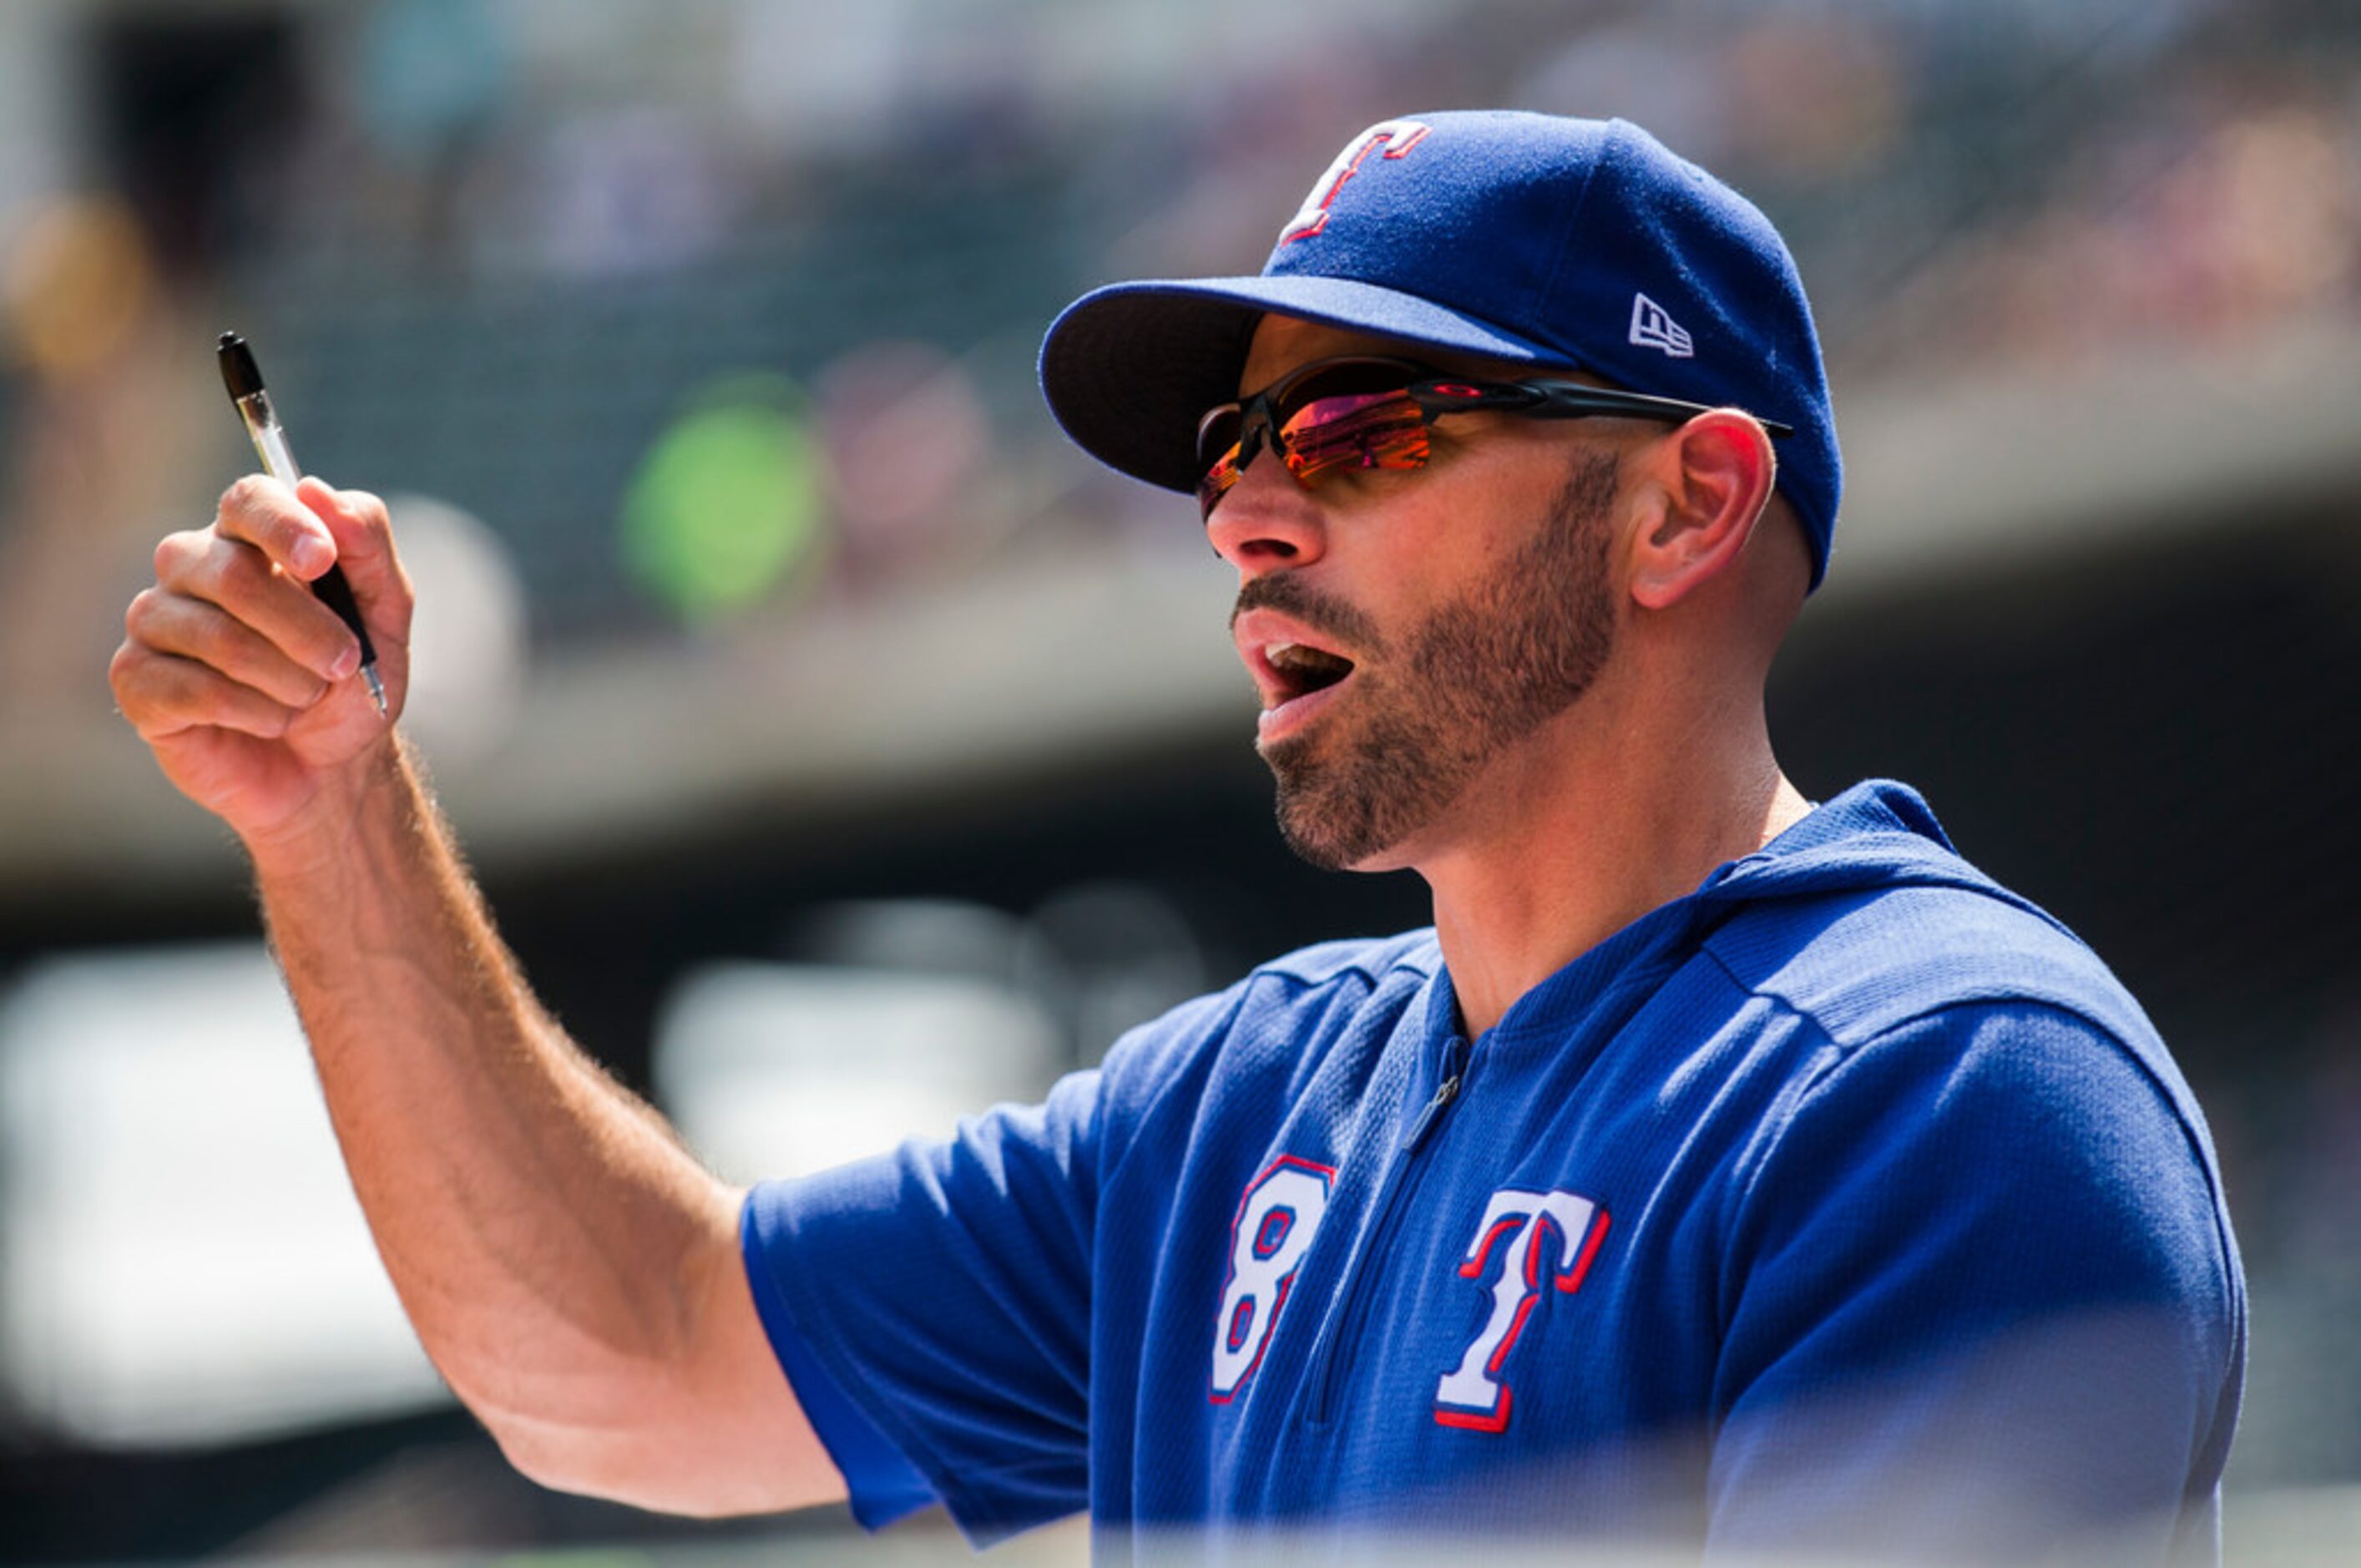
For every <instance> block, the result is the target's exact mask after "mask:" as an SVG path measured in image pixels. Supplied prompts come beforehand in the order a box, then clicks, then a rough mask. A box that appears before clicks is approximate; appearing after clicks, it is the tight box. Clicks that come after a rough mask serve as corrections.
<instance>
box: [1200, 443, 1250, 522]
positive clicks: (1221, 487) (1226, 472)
mask: <svg viewBox="0 0 2361 1568" xmlns="http://www.w3.org/2000/svg"><path fill="white" fill-rule="evenodd" d="M1241 472H1242V470H1241V467H1240V466H1239V463H1238V444H1237V443H1236V442H1235V441H1233V442H1231V443H1230V449H1229V450H1228V451H1227V452H1224V453H1223V454H1222V455H1220V456H1219V457H1216V458H1214V459H1213V466H1212V467H1210V468H1208V469H1206V470H1205V477H1203V478H1202V479H1200V480H1198V481H1197V515H1198V516H1200V517H1207V516H1211V515H1212V513H1213V503H1214V502H1215V501H1218V500H1220V499H1222V498H1223V497H1224V496H1225V495H1227V494H1229V493H1230V487H1231V486H1233V485H1235V484H1236V483H1237V482H1238V479H1239V477H1240V476H1241Z"/></svg>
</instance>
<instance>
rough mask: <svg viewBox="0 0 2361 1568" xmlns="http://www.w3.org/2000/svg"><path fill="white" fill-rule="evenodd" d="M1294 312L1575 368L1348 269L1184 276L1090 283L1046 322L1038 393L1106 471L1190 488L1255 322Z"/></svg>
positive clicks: (1429, 344)
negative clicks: (1207, 420) (1205, 420)
mask: <svg viewBox="0 0 2361 1568" xmlns="http://www.w3.org/2000/svg"><path fill="white" fill-rule="evenodd" d="M1271 311H1276V312H1278V313H1280V314H1282V315H1290V316H1299V317H1301V318H1302V319H1304V320H1306V321H1312V322H1318V323H1322V324H1323V325H1327V326H1334V327H1342V328H1345V329H1346V330H1348V331H1353V332H1363V333H1368V334H1374V335H1376V336H1380V337H1388V338H1394V339H1397V340H1399V341H1400V342H1402V343H1404V344H1406V345H1415V346H1420V347H1425V348H1434V349H1442V350H1446V351H1452V352H1456V353H1462V354H1474V355H1481V356H1486V357H1488V358H1493V359H1505V360H1509V361H1510V362H1513V363H1518V364H1546V365H1563V366H1573V365H1574V364H1575V361H1574V360H1572V359H1570V358H1568V357H1567V356H1566V355H1565V353H1564V352H1563V351H1561V350H1557V349H1553V348H1550V347H1548V346H1546V345H1542V344H1538V343H1535V342H1533V341H1532V339H1530V338H1524V337H1520V336H1518V335H1517V334H1514V333H1510V332H1504V331H1502V330H1501V329H1500V328H1499V327H1496V326H1494V325H1492V324H1491V323H1488V322H1485V321H1481V320H1478V319H1477V317H1474V316H1470V315H1466V314H1463V313H1460V312H1457V311H1454V310H1451V309H1448V308H1446V307H1444V306H1442V305H1438V304H1435V303H1434V302H1432V301H1429V300H1422V299H1420V298H1418V297H1417V296H1416V295H1414V294H1404V293H1400V292H1398V291H1394V290H1392V289H1385V288H1380V287H1378V285H1376V284H1373V283H1359V282H1355V281H1353V280H1349V279H1343V278H1312V277H1279V278H1261V277H1257V278H1191V279H1173V280H1152V281H1148V282H1138V283H1115V284H1110V285H1109V286H1107V287H1106V288H1104V289H1095V290H1093V291H1091V292H1090V293H1087V294H1085V295H1083V296H1082V298H1081V299H1079V300H1077V301H1075V302H1073V303H1072V304H1071V305H1069V306H1067V307H1066V310H1065V312H1064V313H1062V314H1061V315H1060V316H1059V317H1058V319H1057V320H1056V321H1055V322H1053V323H1050V326H1049V335H1048V336H1047V337H1045V338H1044V339H1043V340H1042V343H1041V390H1042V393H1043V394H1044V395H1045V396H1046V397H1047V398H1048V399H1049V411H1050V412H1051V413H1053V414H1055V415H1056V416H1057V420H1058V422H1059V423H1060V425H1062V426H1064V427H1065V431H1066V433H1067V434H1068V435H1070V436H1071V437H1072V438H1073V440H1074V443H1075V444H1077V445H1079V446H1080V447H1082V450H1083V451H1085V452H1087V453H1089V454H1090V455H1092V456H1093V457H1095V458H1097V459H1098V460H1099V461H1100V462H1102V463H1104V464H1105V465H1107V466H1109V467H1111V468H1115V469H1117V470H1119V471H1120V472H1123V473H1126V474H1129V475H1131V476H1132V477H1134V478H1138V479H1145V480H1147V481H1148V483H1149V484H1151V485H1161V486H1163V487H1164V488H1166V489H1168V490H1180V491H1182V492H1184V493H1185V492H1187V491H1190V490H1192V489H1194V488H1196V485H1197V480H1198V478H1199V477H1200V475H1199V473H1198V471H1197V453H1196V444H1197V422H1198V420H1200V419H1201V418H1202V417H1203V415H1204V412H1205V411H1206V410H1207V409H1209V408H1212V407H1213V405H1214V404H1216V403H1222V402H1227V401H1229V400H1231V399H1233V398H1235V397H1236V396H1237V395H1238V374H1239V372H1240V371H1241V370H1243V369H1244V368H1245V367H1246V347H1247V345H1248V344H1249V342H1250V341H1251V340H1252V338H1253V336H1254V328H1255V323H1256V322H1257V320H1258V319H1260V318H1261V316H1262V315H1263V314H1264V313H1267V312H1271Z"/></svg>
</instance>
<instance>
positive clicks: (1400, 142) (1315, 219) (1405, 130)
mask: <svg viewBox="0 0 2361 1568" xmlns="http://www.w3.org/2000/svg"><path fill="white" fill-rule="evenodd" d="M1424 135H1426V124H1425V122H1424V121H1422V120H1379V121H1378V123H1377V124H1376V125H1374V126H1370V127H1369V128H1368V129H1367V130H1365V131H1363V132H1362V133H1361V134H1360V135H1359V136H1356V137H1354V138H1353V139H1352V140H1351V141H1349V142H1347V143H1346V144H1345V150H1344V151H1342V152H1340V153H1338V154H1337V155H1336V161H1335V162H1334V163H1332V164H1330V165H1329V166H1328V171H1327V172H1326V173H1325V174H1323V175H1322V176H1321V177H1320V179H1319V182H1318V183H1316V184H1314V185H1313V186H1312V194H1310V195H1309V196H1306V197H1304V198H1303V205H1302V206H1301V207H1300V208H1298V209H1297V210H1296V214H1295V215H1294V216H1293V217H1291V218H1290V219H1288V220H1287V226H1286V227H1285V228H1283V229H1281V230H1279V244H1281V245H1285V244H1287V243H1289V242H1290V241H1291V240H1299V239H1310V238H1311V237H1312V236H1313V235H1315V234H1318V233H1319V232H1320V231H1321V230H1322V229H1323V228H1326V227H1327V226H1328V206H1329V203H1332V202H1334V201H1335V199H1336V192H1339V191H1342V190H1343V189H1344V188H1345V181H1347V180H1350V179H1351V178H1352V177H1353V176H1354V175H1356V174H1357V173H1359V172H1360V171H1361V159H1365V158H1367V157H1368V156H1369V153H1370V151H1371V149H1372V148H1376V147H1378V145H1380V144H1383V146H1384V147H1385V149H1386V156H1387V157H1388V158H1400V157H1401V156H1402V155H1403V154H1404V153H1406V152H1408V151H1409V150H1410V149H1411V148H1414V147H1416V146H1417V145H1418V143H1419V138H1420V137H1423V136H1424Z"/></svg>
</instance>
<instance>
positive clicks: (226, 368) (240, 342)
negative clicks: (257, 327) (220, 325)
mask: <svg viewBox="0 0 2361 1568" xmlns="http://www.w3.org/2000/svg"><path fill="white" fill-rule="evenodd" d="M219 351H220V356H221V373H222V385H223V386H225V387H227V388H228V389H229V395H230V396H231V397H232V398H234V399H235V398H250V397H252V396H254V394H255V393H257V392H258V391H260V390H262V371H261V368H260V367H258V366H257V365H256V364H255V363H254V350H252V349H251V348H248V347H247V345H246V339H244V338H242V337H240V336H238V335H237V334H236V333H234V332H225V333H224V334H221V343H220V345H219Z"/></svg>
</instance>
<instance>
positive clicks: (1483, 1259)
mask: <svg viewBox="0 0 2361 1568" xmlns="http://www.w3.org/2000/svg"><path fill="white" fill-rule="evenodd" d="M1544 1234H1548V1235H1550V1236H1553V1237H1554V1239H1555V1241H1556V1244H1557V1245H1555V1246H1554V1247H1552V1246H1550V1245H1548V1244H1547V1243H1546V1242H1545V1241H1544V1239H1543V1237H1544ZM1503 1237H1506V1238H1507V1240H1506V1242H1505V1243H1503V1241H1502V1238H1503ZM1606 1239H1607V1211H1606V1210H1604V1209H1602V1208H1600V1207H1599V1206H1598V1204H1596V1203H1594V1202H1592V1201H1590V1200H1589V1199H1587V1198H1582V1197H1577V1196H1576V1195H1575V1194H1574V1193H1571V1192H1524V1191H1520V1190H1517V1189H1515V1188H1506V1189H1503V1190H1500V1191H1499V1192H1495V1193H1493V1194H1492V1201H1490V1202H1489V1203H1487V1204H1486V1205H1485V1206H1484V1217H1483V1219H1482V1220H1481V1221H1479V1222H1478V1223H1477V1226H1476V1238H1475V1240H1473V1241H1471V1242H1470V1243H1468V1244H1467V1255H1466V1257H1464V1258H1463V1259H1461V1260H1460V1264H1459V1274H1460V1277H1462V1278H1465V1279H1481V1278H1483V1277H1485V1275H1486V1273H1487V1272H1488V1269H1489V1267H1490V1266H1491V1260H1492V1256H1493V1254H1494V1253H1495V1252H1496V1251H1497V1252H1498V1253H1499V1260H1500V1261H1499V1277H1498V1280H1497V1282H1496V1283H1495V1284H1494V1285H1493V1287H1492V1312H1491V1315H1490V1316H1489V1317H1488V1318H1487V1319H1486V1320H1485V1321H1484V1327H1483V1330H1482V1332H1479V1333H1477V1336H1476V1339H1475V1341H1474V1343H1471V1344H1469V1345H1468V1347H1467V1351H1466V1354H1465V1355H1462V1356H1461V1357H1460V1358H1459V1365H1457V1366H1456V1367H1455V1368H1454V1369H1452V1370H1451V1371H1449V1372H1446V1373H1444V1375H1443V1381H1442V1382H1440V1383H1438V1384H1437V1385H1435V1389H1434V1419H1435V1420H1437V1421H1439V1422H1441V1423H1442V1424H1443V1425H1444V1426H1447V1427H1465V1428H1467V1429H1469V1430H1471V1431H1503V1430H1504V1429H1506V1428H1507V1426H1508V1424H1509V1403H1510V1388H1509V1385H1508V1383H1507V1381H1506V1379H1505V1378H1504V1377H1503V1376H1502V1375H1501V1368H1502V1367H1503V1365H1505V1364H1506V1363H1507V1361H1508V1359H1509V1352H1510V1351H1511V1350H1514V1349H1515V1348H1516V1344H1517V1336H1518V1335H1519V1334H1521V1333H1522V1332H1524V1330H1525V1320H1526V1319H1527V1318H1529V1317H1531V1316H1532V1311H1533V1305H1534V1303H1535V1302H1537V1301H1539V1300H1540V1299H1541V1298H1542V1266H1543V1259H1544V1258H1546V1257H1548V1256H1549V1255H1551V1254H1553V1253H1554V1254H1555V1255H1556V1261H1555V1262H1554V1264H1552V1265H1551V1266H1550V1269H1549V1277H1550V1279H1551V1281H1552V1282H1553V1283H1554V1285H1555V1286H1556V1287H1557V1292H1554V1293H1560V1292H1562V1293H1564V1294H1565V1295H1569V1296H1570V1295H1572V1294H1573V1293H1574V1292H1575V1291H1576V1290H1579V1289H1580V1288H1582V1277H1583V1276H1584V1275H1586V1274H1587V1273H1589V1272H1590V1260H1591V1259H1592V1258H1594V1257H1596V1256H1598V1244H1599V1243H1601V1242H1603V1241H1605V1240H1606Z"/></svg>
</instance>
